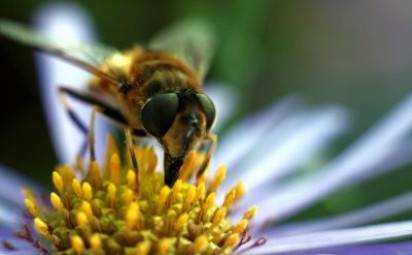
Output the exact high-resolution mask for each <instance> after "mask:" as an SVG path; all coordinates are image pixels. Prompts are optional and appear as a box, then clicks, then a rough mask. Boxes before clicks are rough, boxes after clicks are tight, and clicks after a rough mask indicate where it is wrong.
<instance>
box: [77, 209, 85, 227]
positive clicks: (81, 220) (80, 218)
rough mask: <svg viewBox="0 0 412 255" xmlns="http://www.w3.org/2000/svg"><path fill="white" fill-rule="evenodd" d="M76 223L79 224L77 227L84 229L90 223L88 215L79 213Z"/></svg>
mask: <svg viewBox="0 0 412 255" xmlns="http://www.w3.org/2000/svg"><path fill="white" fill-rule="evenodd" d="M76 222H77V225H78V226H79V227H81V228H82V227H84V226H85V225H86V224H87V222H88V219H87V215H86V213H84V212H82V211H80V212H78V213H77V214H76Z"/></svg>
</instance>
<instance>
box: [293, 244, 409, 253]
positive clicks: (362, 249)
mask: <svg viewBox="0 0 412 255" xmlns="http://www.w3.org/2000/svg"><path fill="white" fill-rule="evenodd" d="M287 254H288V255H310V254H333V255H410V254H412V241H407V242H398V243H388V244H373V245H357V246H350V247H340V248H334V249H321V250H314V251H312V252H308V251H305V252H294V253H287Z"/></svg>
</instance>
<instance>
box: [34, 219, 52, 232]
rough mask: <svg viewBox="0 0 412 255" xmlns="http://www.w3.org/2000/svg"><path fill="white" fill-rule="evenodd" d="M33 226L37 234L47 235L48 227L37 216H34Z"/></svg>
mask: <svg viewBox="0 0 412 255" xmlns="http://www.w3.org/2000/svg"><path fill="white" fill-rule="evenodd" d="M34 227H35V229H36V231H37V232H38V233H39V234H41V235H43V236H48V235H49V227H48V226H47V224H46V223H45V222H44V221H42V220H41V219H40V218H38V217H36V218H34Z"/></svg>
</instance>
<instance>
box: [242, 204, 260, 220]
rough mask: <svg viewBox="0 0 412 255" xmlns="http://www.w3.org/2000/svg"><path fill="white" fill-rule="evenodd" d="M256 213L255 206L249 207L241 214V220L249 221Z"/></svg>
mask: <svg viewBox="0 0 412 255" xmlns="http://www.w3.org/2000/svg"><path fill="white" fill-rule="evenodd" d="M256 212H257V206H252V207H250V208H249V209H248V210H247V211H246V212H244V213H243V218H244V219H247V220H251V219H252V218H253V217H255V215H256Z"/></svg>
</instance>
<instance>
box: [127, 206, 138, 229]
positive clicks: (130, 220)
mask: <svg viewBox="0 0 412 255" xmlns="http://www.w3.org/2000/svg"><path fill="white" fill-rule="evenodd" d="M138 218H139V206H138V205H137V203H136V202H134V203H131V204H130V206H129V209H127V212H126V225H127V227H128V228H129V229H133V228H134V227H135V226H136V225H137V221H138Z"/></svg>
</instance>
